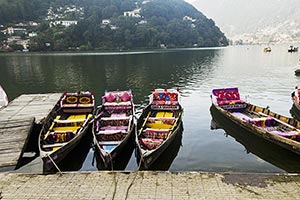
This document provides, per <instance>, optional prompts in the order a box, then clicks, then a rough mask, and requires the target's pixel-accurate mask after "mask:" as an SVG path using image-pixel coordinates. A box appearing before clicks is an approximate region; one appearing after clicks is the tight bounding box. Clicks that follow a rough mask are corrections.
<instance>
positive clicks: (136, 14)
mask: <svg viewBox="0 0 300 200" xmlns="http://www.w3.org/2000/svg"><path fill="white" fill-rule="evenodd" d="M140 12H141V9H135V10H133V11H127V12H124V16H125V17H137V18H139V17H141V15H140Z"/></svg>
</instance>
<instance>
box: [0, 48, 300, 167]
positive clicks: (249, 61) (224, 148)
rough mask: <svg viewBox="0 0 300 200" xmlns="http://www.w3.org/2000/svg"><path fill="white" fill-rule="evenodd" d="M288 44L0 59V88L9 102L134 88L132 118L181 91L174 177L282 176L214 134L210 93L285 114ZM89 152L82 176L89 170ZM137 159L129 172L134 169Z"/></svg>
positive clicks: (292, 56) (291, 78)
mask: <svg viewBox="0 0 300 200" xmlns="http://www.w3.org/2000/svg"><path fill="white" fill-rule="evenodd" d="M288 47H289V45H281V46H271V48H272V52H270V53H264V52H263V48H264V46H235V47H232V46H231V47H226V48H208V49H174V50H163V51H144V52H115V53H114V52H109V53H97V52H92V53H47V54H43V53H28V54H27V53H20V54H0V84H1V85H2V87H3V88H4V89H5V90H6V92H7V94H8V96H9V99H10V100H12V99H14V98H15V97H17V96H19V95H21V94H36V93H52V92H60V93H62V92H64V91H69V92H73V91H79V90H91V91H94V93H95V95H96V98H97V102H96V103H97V104H100V103H101V102H100V99H101V96H102V95H103V93H104V91H105V90H116V89H119V90H127V89H132V91H133V94H134V102H135V104H136V109H137V113H140V112H141V108H143V107H144V106H146V105H147V103H148V95H149V94H150V92H151V90H152V89H153V88H169V87H171V88H179V89H180V91H181V94H182V99H181V100H182V105H183V107H184V116H183V128H184V131H183V134H182V138H181V146H180V148H179V150H178V152H177V151H176V154H177V156H175V158H174V161H173V162H172V164H171V165H170V168H169V170H171V171H192V170H196V171H220V172H227V171H233V172H283V171H284V170H282V169H280V168H278V167H276V166H275V165H274V164H270V163H268V162H267V161H265V160H263V159H261V158H260V157H258V156H256V155H254V154H253V153H247V151H246V150H245V147H244V146H243V145H241V144H240V143H239V142H237V141H236V140H235V139H234V138H233V137H231V136H226V134H225V132H224V131H223V130H220V129H219V130H211V128H210V126H211V114H210V111H209V108H210V105H211V99H210V94H211V90H212V89H213V88H224V87H238V88H239V90H240V93H241V97H242V98H247V100H248V101H250V102H251V103H254V104H257V105H259V106H263V107H265V106H269V107H270V109H271V110H273V111H275V112H278V113H280V114H283V115H286V116H290V113H289V110H290V108H291V106H292V101H291V98H290V93H291V91H292V90H293V88H294V86H295V85H297V84H298V83H299V82H300V78H298V77H296V76H295V75H294V70H295V69H296V67H298V66H297V65H298V60H299V53H288V52H287V49H288ZM92 155H93V151H92V149H91V150H90V152H89V153H88V155H87V157H86V159H85V161H84V163H83V166H82V167H81V169H80V170H96V168H95V167H94V166H92V157H93V156H92ZM136 168H137V164H136V161H135V156H134V155H132V158H131V160H130V161H129V164H128V166H127V168H126V169H128V170H135V169H136Z"/></svg>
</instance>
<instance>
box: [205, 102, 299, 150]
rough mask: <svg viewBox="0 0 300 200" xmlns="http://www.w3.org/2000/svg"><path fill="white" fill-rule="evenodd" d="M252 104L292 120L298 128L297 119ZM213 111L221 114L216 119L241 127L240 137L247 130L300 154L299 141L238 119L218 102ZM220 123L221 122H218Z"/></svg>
mask: <svg viewBox="0 0 300 200" xmlns="http://www.w3.org/2000/svg"><path fill="white" fill-rule="evenodd" d="M248 106H252V107H255V108H259V109H260V110H261V111H262V112H263V113H269V116H272V117H275V118H277V119H285V121H287V122H288V121H290V123H291V124H295V125H296V127H297V128H298V126H299V123H298V122H297V121H295V120H294V119H291V118H286V117H283V116H281V115H278V114H275V113H273V112H271V111H270V110H268V109H266V108H260V107H258V106H254V105H250V104H249V105H248ZM210 111H211V113H214V115H217V116H219V118H214V120H215V121H216V122H217V123H218V120H219V119H220V118H221V119H223V124H224V123H227V124H230V125H231V126H232V127H233V128H234V129H239V130H240V137H243V136H244V134H245V131H246V132H247V133H248V134H251V135H255V136H257V137H258V138H259V139H262V140H265V141H268V142H270V143H272V144H274V145H277V146H278V147H280V148H282V150H287V151H290V152H292V153H293V154H296V155H300V145H299V142H296V141H293V140H290V139H287V138H284V137H281V136H278V135H274V134H271V133H269V132H267V131H264V130H262V129H259V128H257V127H255V126H254V125H252V124H250V123H247V122H245V121H243V120H241V119H238V118H236V117H234V116H233V115H232V114H231V113H230V112H228V111H226V110H224V109H222V108H221V107H219V106H217V105H216V104H214V103H213V104H212V106H211V108H210ZM218 124H219V123H218Z"/></svg>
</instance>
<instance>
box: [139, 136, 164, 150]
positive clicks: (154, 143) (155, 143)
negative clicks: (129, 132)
mask: <svg viewBox="0 0 300 200" xmlns="http://www.w3.org/2000/svg"><path fill="white" fill-rule="evenodd" d="M162 142H163V139H151V138H141V139H140V144H141V145H143V146H144V147H145V148H147V149H149V150H152V149H156V148H158V147H159V146H160V145H161V143H162Z"/></svg>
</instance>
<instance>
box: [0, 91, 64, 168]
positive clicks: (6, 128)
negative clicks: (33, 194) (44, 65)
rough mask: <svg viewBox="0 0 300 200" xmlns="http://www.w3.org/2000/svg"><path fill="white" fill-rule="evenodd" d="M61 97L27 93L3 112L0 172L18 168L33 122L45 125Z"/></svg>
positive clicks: (0, 119) (0, 123)
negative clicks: (44, 121)
mask: <svg viewBox="0 0 300 200" xmlns="http://www.w3.org/2000/svg"><path fill="white" fill-rule="evenodd" d="M61 96H62V94H61V93H51V94H24V95H21V96H19V97H17V98H16V99H14V100H13V101H12V102H10V103H9V105H8V106H7V107H5V108H2V109H1V110H0V171H1V168H2V169H15V167H16V166H17V165H18V162H19V160H20V158H21V157H22V155H23V153H24V150H25V148H26V145H27V143H28V139H29V134H30V133H31V131H32V129H33V126H34V123H36V124H41V123H43V120H44V119H45V118H46V117H47V116H48V114H49V113H50V112H51V110H52V108H53V107H54V106H55V104H57V103H58V101H59V99H60V98H61Z"/></svg>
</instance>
